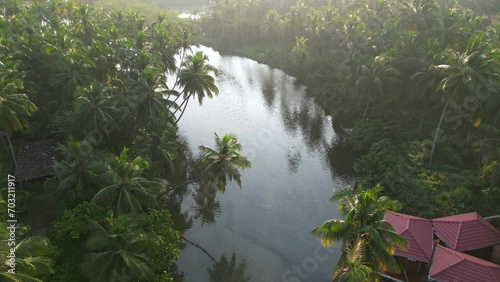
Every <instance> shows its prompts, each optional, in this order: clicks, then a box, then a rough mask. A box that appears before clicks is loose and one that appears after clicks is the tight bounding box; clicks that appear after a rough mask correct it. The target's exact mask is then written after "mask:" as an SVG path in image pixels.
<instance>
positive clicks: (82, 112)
mask: <svg viewBox="0 0 500 282" xmlns="http://www.w3.org/2000/svg"><path fill="white" fill-rule="evenodd" d="M110 90H111V89H110V88H108V87H107V86H105V85H103V84H100V83H97V82H95V83H92V84H91V85H90V86H88V87H82V88H80V89H78V90H77V91H76V93H75V96H76V99H75V101H74V107H75V112H76V115H77V116H78V117H79V120H80V121H81V122H82V123H83V124H84V126H83V128H86V129H87V130H89V131H91V130H93V129H99V130H101V131H103V132H104V133H105V134H106V135H108V136H109V134H110V132H108V130H106V129H107V128H110V127H112V126H113V127H114V128H116V127H117V126H118V125H117V123H116V122H115V120H114V118H113V115H115V114H116V113H117V111H118V110H117V109H116V108H115V107H114V105H113V103H112V100H111V95H110V94H109V92H110ZM89 117H91V118H89Z"/></svg>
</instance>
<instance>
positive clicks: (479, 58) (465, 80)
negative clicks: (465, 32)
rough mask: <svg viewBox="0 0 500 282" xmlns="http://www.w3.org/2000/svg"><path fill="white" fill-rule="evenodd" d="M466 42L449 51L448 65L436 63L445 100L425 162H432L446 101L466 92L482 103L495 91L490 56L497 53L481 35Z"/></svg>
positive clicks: (496, 78)
mask: <svg viewBox="0 0 500 282" xmlns="http://www.w3.org/2000/svg"><path fill="white" fill-rule="evenodd" d="M468 45H469V47H468V50H466V51H465V52H453V53H451V57H450V60H449V63H448V64H441V65H437V66H436V68H437V69H438V70H440V71H441V72H442V73H444V74H445V75H446V77H445V78H444V79H442V80H441V81H440V82H439V84H438V86H437V90H438V91H440V92H443V93H444V96H443V100H445V101H446V102H445V105H444V108H443V111H442V112H441V117H440V118H439V121H438V124H437V127H436V130H435V135H434V140H433V143H432V148H431V151H430V154H429V165H432V158H433V155H434V152H435V149H436V144H437V141H438V137H439V135H440V133H441V126H442V123H443V120H444V119H445V116H446V113H447V109H448V106H449V105H450V103H451V102H457V101H461V100H462V99H463V97H464V95H467V94H469V95H471V97H472V98H474V97H476V98H477V97H479V98H477V99H478V100H482V101H479V102H480V103H481V104H484V103H486V100H487V99H488V97H490V96H491V95H490V94H491V93H494V92H495V89H496V86H497V85H498V83H499V81H500V80H499V77H500V76H499V75H498V73H497V70H498V60H495V59H494V56H498V50H491V49H490V47H489V46H490V41H489V40H488V39H487V38H484V37H483V36H481V35H480V36H478V37H475V38H472V39H471V40H470V41H469V44H468ZM485 93H486V94H485ZM468 114H469V116H460V117H459V120H461V119H462V118H469V117H470V115H471V114H473V113H472V112H471V113H468ZM460 124H461V122H459V123H458V126H459V125H460Z"/></svg>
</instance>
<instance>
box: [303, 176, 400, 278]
mask: <svg viewBox="0 0 500 282" xmlns="http://www.w3.org/2000/svg"><path fill="white" fill-rule="evenodd" d="M381 191H382V187H381V186H379V185H377V186H375V187H372V188H368V189H363V187H362V186H361V185H359V186H358V187H356V188H355V189H353V190H344V191H340V192H337V193H335V194H334V195H333V196H332V198H331V200H332V201H336V202H338V203H339V205H338V208H339V211H340V213H341V214H342V216H343V217H344V218H345V219H332V220H328V221H326V222H324V223H323V224H322V225H321V226H319V227H316V228H314V229H313V230H312V233H313V234H314V235H316V236H318V237H320V238H321V242H322V243H323V245H325V246H329V245H331V244H333V243H334V242H336V241H341V242H342V244H343V245H342V250H343V254H342V257H341V258H340V260H339V262H338V264H337V266H336V268H335V271H334V274H333V279H340V278H342V277H352V276H355V277H356V278H357V279H355V280H360V279H364V278H361V277H372V279H375V277H376V274H375V273H377V272H379V271H390V272H392V273H398V272H399V271H400V268H399V266H398V264H397V262H396V260H395V259H394V257H393V256H392V252H393V250H394V248H395V247H399V248H401V249H407V248H408V242H406V240H405V239H404V238H403V237H401V236H400V235H398V234H397V233H396V232H395V231H394V229H393V227H392V226H391V224H390V223H388V222H386V221H385V220H384V214H385V212H386V211H387V210H398V209H400V208H401V205H400V204H399V203H398V202H397V201H393V200H391V199H389V198H388V197H386V196H381V197H379V195H378V194H379V193H380V192H381Z"/></svg>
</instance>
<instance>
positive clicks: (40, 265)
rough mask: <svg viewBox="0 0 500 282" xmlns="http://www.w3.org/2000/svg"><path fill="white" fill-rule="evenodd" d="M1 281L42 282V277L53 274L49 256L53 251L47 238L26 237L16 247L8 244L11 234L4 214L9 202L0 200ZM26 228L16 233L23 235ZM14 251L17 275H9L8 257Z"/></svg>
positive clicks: (19, 229)
mask: <svg viewBox="0 0 500 282" xmlns="http://www.w3.org/2000/svg"><path fill="white" fill-rule="evenodd" d="M0 212H1V213H0V219H1V222H0V261H1V262H2V266H1V267H0V270H1V271H0V280H1V281H12V282H18V281H26V282H42V280H41V279H38V278H36V277H40V276H42V275H45V274H52V273H54V271H53V270H52V267H51V265H52V261H51V260H50V258H48V255H49V253H50V251H51V249H52V246H51V244H50V242H49V240H48V239H47V238H46V237H41V236H35V237H24V238H23V239H22V240H21V241H19V242H17V244H16V245H15V246H10V245H9V244H8V243H9V242H10V241H9V238H10V236H9V235H10V232H9V230H8V229H7V223H6V220H5V218H4V216H3V215H4V214H6V213H7V202H6V201H5V200H3V199H1V198H0ZM23 229H24V228H18V229H17V230H16V233H17V234H18V236H19V235H22V234H21V233H22V231H24V230H23ZM11 248H12V249H14V254H15V274H13V273H9V272H8V270H9V268H10V267H9V266H10V264H11V263H10V259H11V258H9V257H8V255H9V254H10V253H11V252H12V251H11Z"/></svg>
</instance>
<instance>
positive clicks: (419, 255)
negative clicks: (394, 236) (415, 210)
mask: <svg viewBox="0 0 500 282" xmlns="http://www.w3.org/2000/svg"><path fill="white" fill-rule="evenodd" d="M384 219H385V220H386V221H388V222H389V223H390V224H391V225H392V226H393V227H394V231H396V233H398V234H399V235H401V236H402V237H403V238H405V239H406V241H407V242H408V244H409V245H410V247H409V248H408V250H406V251H403V250H400V249H396V252H395V255H397V256H402V257H406V258H409V259H412V260H418V261H422V262H427V263H428V262H430V261H431V256H432V238H433V236H434V235H433V233H432V221H431V220H430V219H425V218H421V217H416V216H412V215H406V214H402V213H397V212H392V211H387V212H386V213H385V216H384Z"/></svg>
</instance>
